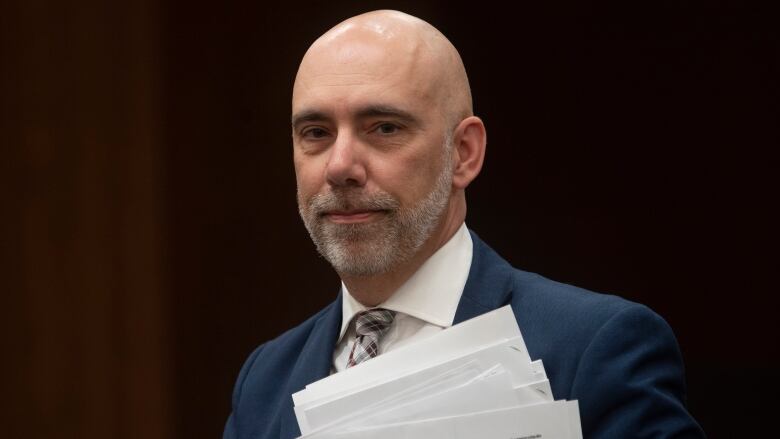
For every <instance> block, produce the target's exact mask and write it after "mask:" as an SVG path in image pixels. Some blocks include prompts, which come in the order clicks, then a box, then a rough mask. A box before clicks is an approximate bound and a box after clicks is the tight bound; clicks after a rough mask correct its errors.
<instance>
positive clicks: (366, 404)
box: [294, 361, 485, 434]
mask: <svg viewBox="0 0 780 439" xmlns="http://www.w3.org/2000/svg"><path fill="white" fill-rule="evenodd" d="M484 370H485V368H484V366H481V365H479V364H478V363H477V362H476V361H469V362H466V363H465V364H459V365H456V366H454V367H453V366H452V365H451V364H450V363H445V364H443V365H440V366H438V367H433V368H428V369H426V370H424V371H421V372H420V373H416V374H413V375H409V376H406V377H402V378H401V379H398V380H391V381H387V382H385V383H382V384H380V385H377V386H373V387H369V388H365V389H363V390H362V391H359V392H354V393H350V394H348V395H345V396H343V397H341V398H337V399H333V400H329V401H327V402H323V403H313V404H304V405H301V406H295V407H294V410H295V417H296V418H297V420H298V427H299V428H300V430H301V433H303V434H309V433H311V432H313V431H315V430H321V429H323V428H325V427H329V426H330V425H332V424H334V423H343V422H347V421H349V420H350V419H353V418H354V417H355V415H356V414H361V413H371V412H373V411H375V410H378V407H380V406H393V405H397V404H399V403H401V402H402V401H408V400H414V399H419V398H420V397H422V396H423V395H425V394H429V393H438V392H441V391H442V390H446V389H450V388H453V387H458V386H462V385H464V384H466V383H469V382H471V381H472V380H473V379H474V378H476V377H478V376H480V375H482V374H483V373H484Z"/></svg>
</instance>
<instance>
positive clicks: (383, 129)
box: [376, 123, 400, 134]
mask: <svg viewBox="0 0 780 439" xmlns="http://www.w3.org/2000/svg"><path fill="white" fill-rule="evenodd" d="M399 129H400V128H399V127H398V126H397V125H394V124H391V123H382V124H379V126H377V127H376V130H377V132H379V134H395V133H397V132H398V130H399Z"/></svg>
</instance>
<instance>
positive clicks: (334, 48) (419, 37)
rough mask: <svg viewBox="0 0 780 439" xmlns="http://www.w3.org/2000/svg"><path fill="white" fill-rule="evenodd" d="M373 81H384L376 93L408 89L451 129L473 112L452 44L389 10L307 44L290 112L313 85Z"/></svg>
mask: <svg viewBox="0 0 780 439" xmlns="http://www.w3.org/2000/svg"><path fill="white" fill-rule="evenodd" d="M372 80H381V81H383V83H384V85H385V88H384V89H383V90H376V91H377V93H379V94H388V95H389V94H391V93H393V91H394V90H397V89H398V88H401V87H400V86H402V85H404V86H406V88H408V91H409V92H410V93H412V94H413V95H414V96H415V97H417V98H420V99H422V100H423V103H424V105H426V106H427V107H428V110H429V111H434V112H436V113H438V114H439V115H440V116H441V117H443V118H444V120H445V121H446V122H445V123H446V124H447V125H448V126H449V127H450V128H452V127H453V126H454V125H456V124H457V123H458V122H459V121H460V120H462V119H463V118H465V117H468V116H471V115H472V114H473V110H472V102H471V91H470V88H469V83H468V78H467V76H466V70H465V68H464V66H463V61H462V60H461V58H460V55H459V54H458V51H457V50H456V49H455V47H454V46H453V45H452V43H450V41H449V40H447V38H446V37H445V36H444V35H443V34H442V33H441V32H439V31H438V30H437V29H436V28H434V27H433V26H431V25H430V24H428V23H427V22H425V21H423V20H420V19H419V18H416V17H413V16H411V15H408V14H404V13H402V12H398V11H387V10H383V11H373V12H368V13H365V14H362V15H358V16H355V17H352V18H349V19H347V20H345V21H343V22H341V23H339V24H338V25H336V26H335V27H333V28H332V29H330V30H329V31H328V32H326V33H325V34H324V35H322V36H321V37H320V38H318V39H317V40H316V41H315V42H314V43H313V44H312V45H311V47H310V48H309V50H308V51H307V52H306V55H304V57H303V60H302V61H301V65H300V67H299V69H298V74H297V76H296V79H295V86H294V88H293V109H294V111H295V108H296V104H297V103H300V101H301V99H302V98H303V97H309V95H308V94H307V92H309V91H312V90H313V88H314V87H315V86H320V85H323V84H325V85H327V86H332V87H344V86H349V85H350V84H353V85H364V84H366V83H368V82H369V81H372ZM396 86H399V87H398V88H396Z"/></svg>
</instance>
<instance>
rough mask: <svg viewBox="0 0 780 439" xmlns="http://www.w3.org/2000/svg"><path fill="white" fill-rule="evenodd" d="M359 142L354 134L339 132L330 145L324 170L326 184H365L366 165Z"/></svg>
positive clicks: (342, 185) (339, 185)
mask: <svg viewBox="0 0 780 439" xmlns="http://www.w3.org/2000/svg"><path fill="white" fill-rule="evenodd" d="M363 158H364V157H363V154H362V152H361V151H360V144H359V141H358V140H357V139H355V138H354V136H352V135H350V134H347V133H343V132H341V133H339V135H338V137H337V138H336V141H335V142H334V143H333V144H332V145H331V148H330V156H329V157H328V164H327V168H326V170H325V172H326V174H327V175H326V178H327V181H328V184H330V185H331V186H333V187H348V186H355V187H361V186H363V185H365V184H366V167H365V164H364V163H363Z"/></svg>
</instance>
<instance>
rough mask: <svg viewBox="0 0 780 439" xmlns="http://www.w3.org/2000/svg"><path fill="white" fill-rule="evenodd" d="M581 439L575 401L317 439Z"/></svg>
mask: <svg viewBox="0 0 780 439" xmlns="http://www.w3.org/2000/svg"><path fill="white" fill-rule="evenodd" d="M358 438H360V439H512V438H543V439H581V438H582V432H581V431H580V429H579V410H578V408H577V402H576V401H555V402H547V403H541V404H534V405H528V406H523V407H512V408H508V409H501V410H491V411H485V412H479V413H473V414H468V415H461V416H452V417H445V418H437V419H428V420H424V421H414V422H403V423H395V424H389V425H383V426H375V427H369V428H359V429H352V430H348V431H338V432H337V431H328V432H322V433H319V434H317V435H316V439H358Z"/></svg>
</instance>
